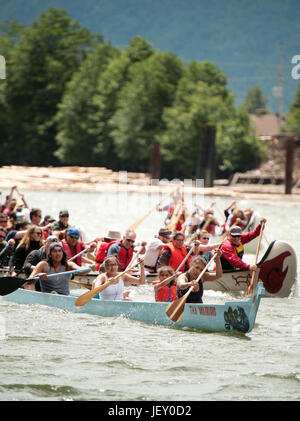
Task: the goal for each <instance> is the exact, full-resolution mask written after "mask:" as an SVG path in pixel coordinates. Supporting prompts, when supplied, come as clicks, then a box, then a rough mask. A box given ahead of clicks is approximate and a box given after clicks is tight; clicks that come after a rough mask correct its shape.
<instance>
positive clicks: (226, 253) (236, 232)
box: [220, 218, 266, 271]
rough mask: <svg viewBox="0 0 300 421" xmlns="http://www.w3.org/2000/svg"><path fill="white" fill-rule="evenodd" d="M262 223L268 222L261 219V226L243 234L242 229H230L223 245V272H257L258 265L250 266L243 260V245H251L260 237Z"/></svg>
mask: <svg viewBox="0 0 300 421" xmlns="http://www.w3.org/2000/svg"><path fill="white" fill-rule="evenodd" d="M262 222H266V219H265V218H261V220H260V224H259V225H257V227H256V228H255V229H254V230H253V231H249V232H246V233H244V234H242V229H241V228H240V227H238V226H236V225H234V226H233V227H231V228H230V230H229V234H228V237H227V239H226V240H224V242H223V244H222V245H221V248H220V249H221V251H222V256H221V264H222V269H223V270H226V269H227V270H233V269H241V270H252V271H253V270H256V269H257V265H249V264H248V263H245V262H244V261H243V260H242V259H243V255H244V247H243V244H246V243H249V242H250V241H252V240H254V238H256V237H258V236H259V234H260V230H261V224H262Z"/></svg>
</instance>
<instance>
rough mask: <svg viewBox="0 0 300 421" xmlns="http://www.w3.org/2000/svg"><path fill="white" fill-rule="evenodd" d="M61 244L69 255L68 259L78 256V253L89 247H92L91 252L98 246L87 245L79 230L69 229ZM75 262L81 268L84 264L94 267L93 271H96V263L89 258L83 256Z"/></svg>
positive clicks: (93, 244) (94, 244)
mask: <svg viewBox="0 0 300 421" xmlns="http://www.w3.org/2000/svg"><path fill="white" fill-rule="evenodd" d="M61 244H62V246H63V248H64V250H65V252H66V255H67V259H70V258H71V257H73V256H75V255H77V254H78V253H80V252H81V251H82V250H84V249H85V248H87V246H88V245H90V246H91V249H90V250H91V251H93V250H95V248H96V246H97V244H96V243H94V242H93V243H90V244H86V243H84V242H83V241H81V240H80V232H79V230H78V229H77V228H69V229H68V230H67V232H66V238H64V239H63V240H62V241H61ZM74 262H75V263H76V264H77V265H78V266H81V265H82V263H87V264H88V265H90V266H91V267H92V269H93V270H95V269H96V264H95V262H93V261H92V260H91V259H88V258H87V257H85V256H83V255H81V256H78V257H77V258H76V259H75V260H74Z"/></svg>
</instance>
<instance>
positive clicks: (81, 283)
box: [70, 279, 92, 289]
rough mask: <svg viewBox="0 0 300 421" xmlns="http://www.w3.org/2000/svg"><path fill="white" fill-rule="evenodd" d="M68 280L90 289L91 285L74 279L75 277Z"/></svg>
mask: <svg viewBox="0 0 300 421" xmlns="http://www.w3.org/2000/svg"><path fill="white" fill-rule="evenodd" d="M70 282H72V284H76V285H80V286H82V287H84V288H86V289H92V285H90V284H85V283H84V282H79V281H75V279H70Z"/></svg>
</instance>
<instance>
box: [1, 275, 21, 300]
mask: <svg viewBox="0 0 300 421" xmlns="http://www.w3.org/2000/svg"><path fill="white" fill-rule="evenodd" d="M24 282H26V279H22V278H16V277H15V276H3V277H2V278H0V295H8V294H11V293H12V292H14V291H15V290H16V289H18V288H20V287H21V286H22V285H23V284H24Z"/></svg>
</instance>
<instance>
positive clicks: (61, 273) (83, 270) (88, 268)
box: [27, 267, 91, 281]
mask: <svg viewBox="0 0 300 421" xmlns="http://www.w3.org/2000/svg"><path fill="white" fill-rule="evenodd" d="M88 270H91V268H90V267H87V268H84V269H76V270H69V271H68V272H58V273H50V274H49V275H47V276H48V278H53V277H54V276H61V275H67V274H68V275H71V274H72V273H79V272H86V271H88ZM33 279H34V280H37V279H40V277H39V276H35V277H34V278H29V279H27V280H28V281H31V280H33Z"/></svg>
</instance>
